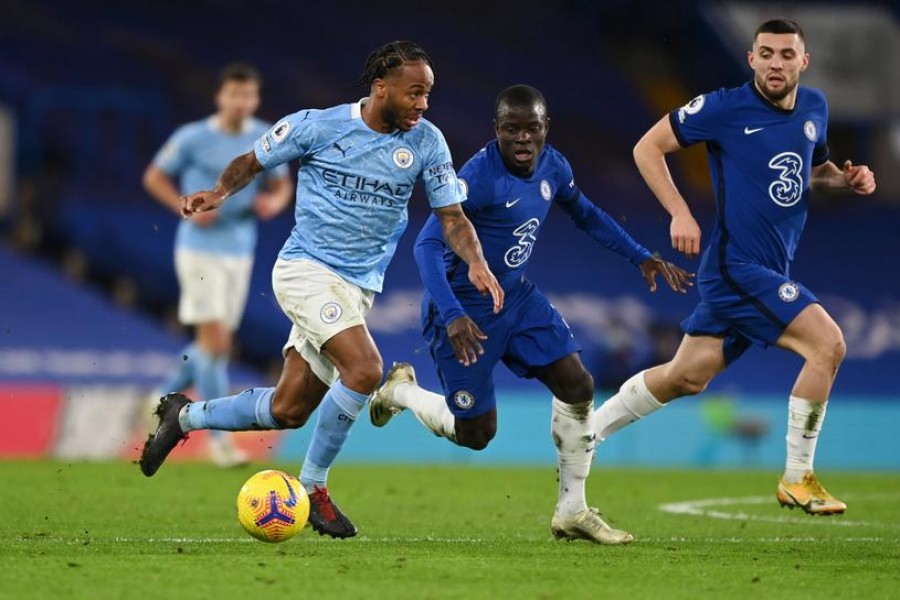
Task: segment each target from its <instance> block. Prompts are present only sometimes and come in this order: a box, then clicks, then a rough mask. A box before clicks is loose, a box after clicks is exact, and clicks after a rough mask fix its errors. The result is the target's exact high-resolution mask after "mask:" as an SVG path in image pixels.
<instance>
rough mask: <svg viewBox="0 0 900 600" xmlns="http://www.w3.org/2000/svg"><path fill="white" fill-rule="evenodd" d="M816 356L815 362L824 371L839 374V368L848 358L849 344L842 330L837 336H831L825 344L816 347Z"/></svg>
mask: <svg viewBox="0 0 900 600" xmlns="http://www.w3.org/2000/svg"><path fill="white" fill-rule="evenodd" d="M816 355H817V356H816V357H815V359H814V360H816V361H817V362H819V363H820V364H821V365H822V367H823V368H824V369H827V370H829V371H833V372H834V373H835V374H836V373H837V370H838V367H840V366H841V363H842V362H843V361H844V357H845V356H847V343H846V342H845V341H844V336H843V334H842V333H841V332H840V330H838V331H837V333H836V335H832V336H829V339H828V340H826V341H825V342H824V343H822V344H817V345H816Z"/></svg>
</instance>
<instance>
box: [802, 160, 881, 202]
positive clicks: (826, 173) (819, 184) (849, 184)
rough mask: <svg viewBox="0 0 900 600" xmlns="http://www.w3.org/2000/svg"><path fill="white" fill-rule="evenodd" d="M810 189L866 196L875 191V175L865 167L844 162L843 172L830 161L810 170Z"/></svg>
mask: <svg viewBox="0 0 900 600" xmlns="http://www.w3.org/2000/svg"><path fill="white" fill-rule="evenodd" d="M810 187H811V188H812V189H814V190H816V191H822V192H853V193H855V194H861V195H863V196H868V195H869V194H871V193H872V192H874V191H875V188H876V184H875V173H873V172H872V171H871V170H870V169H869V167H867V166H866V165H854V164H853V163H852V162H851V161H849V160H848V161H845V162H844V170H843V171H842V170H841V169H839V168H838V166H837V165H836V164H834V163H833V162H831V161H830V160H829V161H828V162H826V163H824V164H821V165H819V166H817V167H813V168H812V177H811V178H810Z"/></svg>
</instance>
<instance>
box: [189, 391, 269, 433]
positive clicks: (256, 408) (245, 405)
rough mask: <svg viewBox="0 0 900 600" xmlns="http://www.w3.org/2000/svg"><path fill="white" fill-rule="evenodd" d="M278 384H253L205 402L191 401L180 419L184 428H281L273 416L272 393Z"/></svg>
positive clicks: (235, 429) (234, 429) (243, 429)
mask: <svg viewBox="0 0 900 600" xmlns="http://www.w3.org/2000/svg"><path fill="white" fill-rule="evenodd" d="M274 395H275V388H273V387H270V388H250V389H249V390H244V391H243V392H241V393H240V394H235V395H234V396H225V397H224V398H215V399H213V400H207V401H205V402H191V403H190V404H188V405H187V406H185V407H184V408H182V409H181V414H179V415H178V423H179V424H180V425H181V429H182V431H184V432H185V433H187V432H188V431H194V430H195V429H218V430H224V431H250V430H259V429H279V427H278V424H277V423H276V422H275V417H273V416H272V397H273V396H274Z"/></svg>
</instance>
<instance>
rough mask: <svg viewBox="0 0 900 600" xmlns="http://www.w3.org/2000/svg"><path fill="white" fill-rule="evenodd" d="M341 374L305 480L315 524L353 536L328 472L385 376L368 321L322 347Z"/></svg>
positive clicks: (321, 419) (319, 424)
mask: <svg viewBox="0 0 900 600" xmlns="http://www.w3.org/2000/svg"><path fill="white" fill-rule="evenodd" d="M321 352H322V355H324V356H325V357H326V358H327V359H328V360H329V361H330V362H331V363H332V364H333V365H334V367H335V368H336V369H337V371H338V374H339V378H338V380H337V381H335V382H334V383H333V384H332V385H331V388H330V389H329V390H328V393H327V394H326V395H325V397H324V398H323V399H322V403H321V406H320V407H319V414H318V417H317V420H316V426H315V430H314V431H313V435H312V439H311V440H310V444H309V449H308V450H307V453H306V458H305V460H304V461H303V468H302V470H301V471H300V482H301V483H302V484H303V487H304V488H305V489H306V491H307V493H309V501H310V515H309V522H310V525H311V526H312V527H313V529H315V530H316V531H318V532H319V534H327V535H330V536H331V537H336V538H345V537H353V536H354V535H356V533H357V529H356V526H355V525H354V524H353V523H352V522H351V521H350V519H349V518H348V517H347V516H346V515H345V514H344V513H343V512H341V510H340V508H338V506H337V504H335V502H334V501H333V500H332V499H331V496H330V495H329V492H328V486H327V482H328V472H329V470H330V468H331V465H332V464H333V463H334V461H335V460H336V459H337V456H338V454H339V453H340V450H341V448H343V445H344V443H345V442H346V440H347V437H348V436H349V435H350V429H351V427H352V426H353V424H354V423H355V422H356V419H357V417H358V416H359V413H360V412H362V410H363V409H364V408H365V405H366V401H367V400H368V399H369V396H370V395H371V394H372V392H373V391H374V390H375V388H376V387H378V384H379V382H380V381H381V373H382V367H383V365H382V361H381V355H380V354H379V353H378V349H377V348H376V347H375V342H374V341H373V340H372V337H371V335H370V334H369V330H368V329H367V328H366V327H365V325H356V326H353V327H350V328H348V329H344V330H343V331H341V332H340V333H338V334H336V335H335V336H333V337H332V338H330V339H329V340H328V341H327V342H325V345H324V346H322V349H321Z"/></svg>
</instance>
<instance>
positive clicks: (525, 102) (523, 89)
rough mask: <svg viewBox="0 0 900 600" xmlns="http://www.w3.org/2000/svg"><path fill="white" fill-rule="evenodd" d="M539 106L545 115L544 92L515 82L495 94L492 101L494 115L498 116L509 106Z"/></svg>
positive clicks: (545, 101) (544, 115) (545, 102)
mask: <svg viewBox="0 0 900 600" xmlns="http://www.w3.org/2000/svg"><path fill="white" fill-rule="evenodd" d="M533 106H539V107H540V112H542V113H543V115H542V116H543V117H545V118H546V116H547V100H546V99H544V94H542V93H541V91H540V90H539V89H537V88H534V87H531V86H530V85H525V84H517V85H513V86H510V87H508V88H506V89H505V90H503V91H502V92H500V93H499V94H498V95H497V100H496V102H495V103H494V117H495V118H499V117H500V116H501V113H504V112H506V111H507V110H509V109H510V108H531V107H533Z"/></svg>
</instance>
